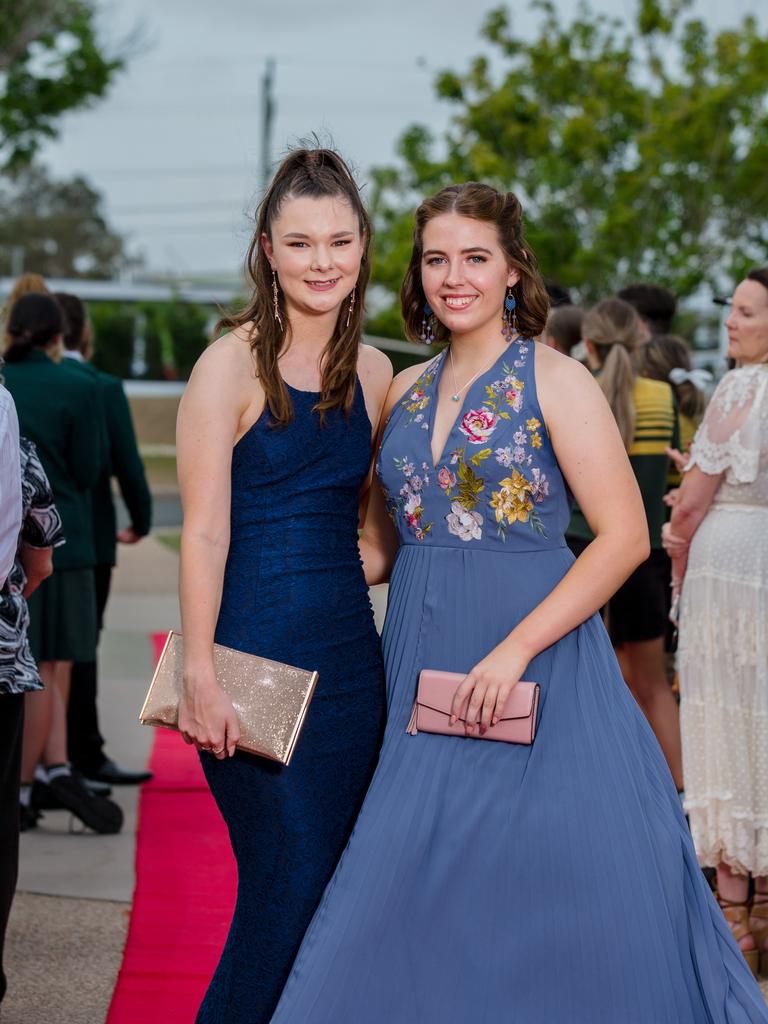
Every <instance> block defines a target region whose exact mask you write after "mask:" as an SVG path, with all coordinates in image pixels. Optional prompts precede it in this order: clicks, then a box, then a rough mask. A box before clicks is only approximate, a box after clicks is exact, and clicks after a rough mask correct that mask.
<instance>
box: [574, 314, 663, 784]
mask: <svg viewBox="0 0 768 1024" xmlns="http://www.w3.org/2000/svg"><path fill="white" fill-rule="evenodd" d="M582 333H583V336H584V342H585V345H586V349H587V358H588V360H589V365H590V368H591V369H592V371H593V373H595V375H596V377H597V380H598V382H599V384H600V387H601V388H602V390H603V393H604V394H605V396H606V398H607V399H608V404H609V405H610V407H611V411H612V412H613V415H614V417H615V419H616V422H617V424H618V427H619V432H620V434H621V437H622V439H623V441H624V445H625V447H626V449H627V452H628V453H629V461H630V463H631V465H632V469H633V470H634V473H635V476H636V478H637V482H638V484H639V486H640V493H641V494H642V497H643V505H644V507H645V514H646V517H647V520H648V531H649V535H650V542H651V553H650V555H649V557H648V558H647V560H646V561H645V562H643V563H642V564H641V565H639V566H638V567H637V569H635V571H634V572H633V573H632V575H631V576H630V577H629V579H628V580H627V581H626V583H624V584H623V585H622V586H621V587H620V588H619V589H618V590H617V591H616V593H615V594H614V595H613V597H612V598H611V599H610V601H609V602H608V606H607V616H608V622H607V625H608V631H609V633H610V636H611V641H612V642H613V645H614V647H615V649H616V654H617V656H618V659H619V664H620V665H621V670H622V674H623V675H624V678H625V680H626V681H627V685H628V686H629V688H630V689H631V690H632V693H633V694H634V696H635V699H636V700H637V702H638V704H639V705H640V707H641V708H642V709H643V711H644V712H645V715H646V717H647V719H648V721H649V723H650V725H651V728H652V729H653V731H654V732H655V733H656V738H657V739H658V741H659V744H660V746H661V749H662V750H663V751H664V755H665V757H666V759H667V763H668V764H669V768H670V771H671V772H672V777H673V778H674V780H675V785H676V786H677V788H678V790H682V788H683V772H682V763H681V753H680V726H679V720H678V708H677V701H676V700H675V696H674V694H673V693H672V690H671V689H670V686H669V682H668V679H667V671H666V659H665V654H664V644H665V636H666V632H667V611H668V604H667V592H668V583H667V569H666V564H667V560H666V555H665V554H664V549H663V547H662V543H661V527H662V524H663V523H664V521H665V519H666V513H667V510H666V506H665V504H664V495H665V493H666V489H667V473H668V469H669V457H668V455H667V452H666V450H667V448H670V447H676V445H677V438H678V426H677V416H676V412H675V404H674V398H673V395H672V388H671V386H670V385H669V384H668V383H666V382H662V381H656V380H649V379H647V378H645V377H643V376H639V375H638V374H637V372H636V370H635V366H634V362H633V360H634V358H635V357H636V352H637V348H638V346H639V345H640V342H641V338H642V334H643V331H642V327H641V325H640V322H639V318H638V316H637V314H636V313H635V311H634V309H633V308H632V306H631V305H630V304H629V303H627V302H624V301H623V300H622V299H617V298H610V299H604V300H603V301H602V302H599V303H598V304H597V305H596V306H594V307H593V308H592V309H590V310H588V312H587V313H585V315H584V322H583V325H582ZM567 539H568V544H569V546H570V548H571V550H572V551H573V552H574V554H576V555H579V554H581V552H582V551H583V550H584V549H585V548H586V547H587V546H588V545H589V544H590V543H591V541H592V540H593V534H592V531H591V530H590V528H589V525H588V523H587V521H586V519H585V517H584V515H583V513H582V511H581V509H580V508H578V506H576V507H575V508H574V511H573V515H572V517H571V522H570V525H569V527H568V530H567Z"/></svg>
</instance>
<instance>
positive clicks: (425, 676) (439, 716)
mask: <svg viewBox="0 0 768 1024" xmlns="http://www.w3.org/2000/svg"><path fill="white" fill-rule="evenodd" d="M465 678H466V676H464V675H462V674H461V673H460V672H438V671H437V670H435V669H431V668H425V669H423V670H422V671H421V673H420V674H419V686H418V689H417V691H416V701H415V703H414V705H413V714H412V715H411V720H410V722H409V723H408V729H407V732H409V733H410V734H411V736H415V735H416V733H418V732H437V733H440V734H441V735H443V736H468V737H469V738H470V739H483V740H503V741H504V742H505V743H525V744H528V745H530V744H531V743H533V738H534V736H535V735H536V712H537V711H538V709H539V692H540V687H539V684H538V683H518V684H517V685H516V686H515V688H514V689H513V690H512V692H511V693H510V695H509V697H508V698H507V703H506V704H505V705H504V711H503V713H502V716H501V718H500V719H499V721H498V722H497V723H496V725H492V726H490V727H489V728H488V730H487V732H486V733H485V735H483V736H481V735H480V733H479V732H477V731H475V732H471V733H468V732H467V726H466V719H465V718H464V714H465V713H466V706H465V707H464V708H462V713H461V715H459V718H458V720H457V721H456V724H455V725H454V726H451V704H452V703H453V695H454V694H455V693H456V689H457V687H458V685H459V683H461V682H462V680H463V679H465Z"/></svg>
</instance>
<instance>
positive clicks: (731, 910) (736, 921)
mask: <svg viewBox="0 0 768 1024" xmlns="http://www.w3.org/2000/svg"><path fill="white" fill-rule="evenodd" d="M717 902H718V903H719V904H720V909H721V910H722V912H723V917H724V918H725V920H726V921H727V923H728V927H729V928H730V929H731V934H732V935H733V937H734V939H735V940H736V944H737V945H738V947H739V952H740V953H741V955H742V956H743V957H744V959H745V960H746V961H747V966H748V967H749V969H750V971H752V973H753V974H754V976H755V977H757V969H758V966H759V962H760V950H759V949H758V948H757V944H756V945H755V949H742V948H741V940H742V939H746V938H747V937H750V938H754V936H753V935H752V931H751V929H750V914H749V904H748V903H734V902H733V901H732V900H727V899H726V898H725V897H724V896H721V895H720V894H719V893H718V895H717ZM766 909H767V910H768V904H767V905H766ZM765 924H766V928H767V933H768V917H766V919H765Z"/></svg>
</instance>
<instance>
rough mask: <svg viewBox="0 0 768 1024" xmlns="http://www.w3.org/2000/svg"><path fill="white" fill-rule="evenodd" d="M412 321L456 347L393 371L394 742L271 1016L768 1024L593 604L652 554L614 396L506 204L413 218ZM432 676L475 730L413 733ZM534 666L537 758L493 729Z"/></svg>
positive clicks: (387, 541)
mask: <svg viewBox="0 0 768 1024" xmlns="http://www.w3.org/2000/svg"><path fill="white" fill-rule="evenodd" d="M513 300H514V301H513ZM510 307H513V308H510ZM403 310H404V315H405V320H406V325H407V328H408V331H409V333H410V334H411V336H414V335H418V334H419V333H420V331H421V324H422V321H424V325H425V331H424V333H425V334H431V333H434V334H435V335H436V336H437V338H438V340H446V341H447V340H448V339H450V343H449V345H448V347H447V348H446V349H445V350H444V351H443V352H442V353H441V354H440V355H439V356H438V357H437V358H436V359H435V360H433V361H432V362H430V363H429V364H427V365H426V366H422V367H418V368H416V369H413V370H409V371H406V372H404V373H402V374H400V375H399V377H398V378H396V380H395V382H394V383H393V386H392V389H391V391H390V397H389V399H388V402H387V408H388V413H389V416H388V420H387V423H386V427H385V429H384V432H383V438H382V443H381V448H380V452H379V457H378V476H379V481H380V484H381V487H380V488H377V490H376V492H375V493H374V496H373V499H372V504H371V510H370V513H369V516H368V522H367V524H366V529H365V533H364V540H363V554H364V557H365V562H366V569H367V572H368V576H369V579H370V580H371V581H373V580H377V579H383V578H387V577H389V579H390V597H389V608H388V611H387V619H386V624H385V628H384V636H383V642H384V661H385V669H386V673H387V687H388V705H389V717H388V722H387V729H386V734H385V739H384V744H383V748H382V752H381V755H380V758H379V764H378V767H377V769H376V773H375V775H374V778H373V781H372V783H371V787H370V789H369V791H368V795H367V797H366V800H365V803H364V804H363V808H362V811H361V813H360V816H359V818H358V821H357V824H356V826H355V830H354V832H353V834H352V837H351V839H350V842H349V845H348V847H347V850H346V851H345V854H344V856H343V858H342V860H341V863H340V865H339V867H338V869H337V870H336V873H335V875H334V878H333V880H332V882H331V884H330V885H329V887H328V889H327V890H326V894H325V896H324V898H323V902H322V903H321V905H320V907H319V909H318V911H317V913H316V915H315V918H314V920H313V923H312V925H311V926H310V928H309V930H308V932H307V935H306V937H305V940H304V943H303V945H302V948H301V951H300V953H299V956H298V958H297V960H296V963H295V965H294V969H293V971H292V973H291V977H290V979H289V981H288V984H287V986H286V989H285V992H284V993H283V996H282V999H281V1002H280V1004H279V1006H278V1009H277V1012H276V1014H275V1016H274V1018H273V1024H288V1022H290V1024H296V1022H298V1021H301V1022H302V1024H331V1022H333V1024H391V1022H394V1021H396V1022H397V1024H468V1022H472V1024H497V1022H499V1021H505V1022H507V1021H508V1022H514V1024H544V1022H546V1024H564V1022H566V1021H567V1022H568V1024H597V1022H611V1024H619V1022H620V1024H651V1022H653V1024H704V1022H705V1021H706V1022H709V1024H715V1022H717V1024H725V1022H728V1024H735V1022H739V1024H745V1022H756V1021H762V1022H765V1021H768V1011H767V1010H766V1007H765V1005H764V1003H763V1000H762V998H761V995H760V991H759V989H758V987H757V984H756V983H755V981H754V979H753V977H752V975H751V974H750V972H749V970H748V968H747V966H746V964H745V962H744V960H743V958H742V957H741V954H740V953H739V950H738V949H737V947H736V945H735V943H734V941H733V939H732V937H731V934H730V931H729V929H728V927H727V925H726V924H725V922H724V920H723V917H722V914H721V912H720V910H719V908H718V907H717V905H716V903H715V902H714V900H713V898H712V895H711V893H710V891H709V888H708V886H707V884H706V882H705V880H704V878H703V877H702V875H701V872H700V871H699V869H698V867H697V864H696V857H695V854H694V850H693V847H692V844H691V840H690V836H689V834H688V831H687V828H686V824H685V819H684V817H683V815H682V812H681V809H680V804H679V800H678V797H677V792H676V790H675V786H674V783H673V781H672V779H671V777H670V774H669V770H668V768H667V765H666V762H665V760H664V757H663V754H662V753H661V750H660V748H659V745H658V743H657V741H656V739H655V737H654V735H653V732H652V731H651V729H650V727H649V726H648V723H647V721H646V719H645V716H644V715H643V714H642V712H641V711H640V709H639V708H638V706H637V704H636V703H635V701H634V699H633V697H632V695H631V694H630V692H629V691H628V689H627V687H626V686H625V685H624V682H623V679H622V677H621V673H620V671H619V668H618V665H617V663H616V658H615V656H614V653H613V650H612V648H611V644H610V641H609V639H608V636H607V634H606V631H605V628H604V627H603V624H602V621H601V619H600V616H599V615H598V614H597V612H598V609H599V608H600V607H601V606H602V605H603V604H604V603H605V601H606V600H607V599H608V597H609V596H610V595H611V594H612V593H613V592H614V591H615V590H616V589H617V587H618V586H619V585H620V584H621V583H622V581H623V580H624V579H625V578H626V577H627V576H628V575H629V573H630V572H631V571H632V570H633V569H634V567H635V566H636V565H637V564H638V563H639V562H641V561H642V560H643V559H644V558H645V557H646V556H647V553H648V531H647V526H646V523H645V516H644V513H643V505H642V501H641V498H640V494H639V491H638V487H637V484H636V482H635V478H634V474H633V472H632V469H631V467H630V465H629V461H628V459H627V455H626V451H625V449H624V445H623V444H622V441H621V437H620V435H619V432H618V430H617V428H616V424H615V420H614V418H613V415H612V413H611V411H610V409H609V407H608V405H607V403H606V401H605V399H604V397H603V394H602V392H601V391H600V388H599V386H598V384H597V383H596V382H595V381H594V380H593V379H592V378H591V376H590V374H589V372H588V371H587V370H585V369H584V367H582V366H580V365H579V364H578V363H576V362H575V361H574V360H572V359H569V358H568V357H566V356H563V355H561V354H560V353H558V352H555V351H554V350H552V349H549V348H547V347H545V346H541V345H538V344H535V343H534V342H533V341H532V340H531V339H532V338H533V337H534V336H535V335H537V334H538V333H539V332H540V330H541V328H542V327H543V325H544V320H545V315H546V298H545V293H544V289H543V285H542V282H541V278H540V276H539V273H538V270H537V268H536V262H535V259H534V256H533V254H532V252H531V250H530V248H529V246H528V245H527V243H526V242H525V240H524V238H523V234H522V226H521V210H520V204H519V202H518V201H517V199H516V198H515V197H514V196H513V195H511V194H504V193H499V192H497V191H496V190H495V189H493V188H490V187H489V186H486V185H479V184H476V183H469V184H466V185H461V186H452V187H450V188H447V189H444V190H443V191H442V192H440V193H439V194H438V195H437V196H435V197H433V198H431V199H428V200H426V201H425V202H424V203H422V205H421V206H420V208H419V210H418V212H417V215H416V230H415V244H414V250H413V256H412V260H411V264H410V267H409V270H408V274H407V277H406V280H405V284H404V287H403ZM432 311H434V312H432ZM432 317H434V319H432ZM571 494H573V495H574V496H575V497H576V499H577V500H578V502H579V505H580V506H581V508H582V509H583V510H584V512H585V514H586V516H587V519H588V520H589V522H590V525H591V526H592V528H593V531H594V534H595V540H594V541H593V542H592V543H591V544H590V545H589V546H588V547H587V549H586V550H585V551H584V553H583V554H582V555H581V556H580V557H579V558H578V560H574V557H573V555H572V554H571V553H570V551H569V550H568V548H567V546H566V543H565V540H564V531H565V528H566V526H567V524H568V521H569V512H570V498H571ZM387 511H388V512H389V514H390V515H391V517H392V519H393V520H394V523H395V528H396V529H395V531H393V530H392V527H391V523H390V522H389V520H388V518H387V514H386V513H387ZM422 669H440V670H449V671H453V672H457V673H461V674H462V675H464V677H465V678H464V680H463V681H462V682H461V683H460V685H459V687H458V689H457V691H456V693H455V697H454V703H453V712H454V714H455V713H457V712H459V711H460V710H461V709H462V708H463V707H464V705H465V704H467V703H468V710H467V711H466V717H467V721H468V723H469V725H468V733H469V735H468V736H466V737H464V736H441V735H434V734H429V733H424V732H419V733H418V734H417V735H410V734H409V733H408V732H407V726H408V724H409V718H410V715H411V708H412V704H413V700H414V696H415V691H416V685H417V679H418V676H419V672H420V671H421V670H422ZM521 679H525V680H532V681H535V682H537V683H538V684H539V685H540V687H541V703H540V710H539V720H538V731H537V733H536V737H535V740H534V742H533V744H532V746H524V745H515V744H511V743H503V742H490V741H489V740H488V739H484V737H485V735H486V733H487V731H488V729H489V727H490V726H491V724H492V723H493V722H494V721H495V720H496V718H497V717H498V715H499V713H500V709H501V708H502V707H503V706H504V704H505V701H506V698H507V696H508V694H509V693H510V691H511V689H512V688H513V687H514V686H515V684H516V683H517V682H518V681H519V680H521Z"/></svg>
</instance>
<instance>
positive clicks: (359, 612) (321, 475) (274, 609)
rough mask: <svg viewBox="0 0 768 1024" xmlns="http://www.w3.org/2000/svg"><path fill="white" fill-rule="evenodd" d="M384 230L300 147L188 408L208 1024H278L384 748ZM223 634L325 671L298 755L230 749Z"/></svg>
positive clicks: (190, 681) (194, 733)
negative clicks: (380, 504) (376, 476)
mask: <svg viewBox="0 0 768 1024" xmlns="http://www.w3.org/2000/svg"><path fill="white" fill-rule="evenodd" d="M370 243H371V229H370V224H369V221H368V217H367V215H366V212H365V209H364V207H363V204H362V201H361V198H360V194H359V192H358V189H357V186H356V184H355V182H354V179H353V178H352V175H351V174H350V172H349V170H348V168H347V167H346V165H345V164H344V162H343V161H342V160H341V158H340V157H339V156H338V155H336V154H335V153H333V152H330V151H328V150H323V149H316V150H300V151H297V152H294V153H292V154H291V155H290V156H289V157H288V158H287V159H286V160H285V161H284V163H283V164H282V166H281V167H280V168H279V170H278V171H277V174H276V175H275V178H274V180H273V182H272V184H271V186H270V188H269V189H268V191H267V193H266V195H265V197H264V200H263V202H262V204H261V207H260V210H259V216H258V223H257V226H256V233H255V235H254V238H253V241H252V243H251V246H250V250H249V254H248V264H247V266H248V272H249V275H250V278H251V280H252V282H253V296H252V299H251V301H250V302H249V304H248V306H247V307H246V309H244V310H243V311H242V312H241V313H240V314H238V315H234V316H230V317H226V318H225V319H224V320H223V321H222V324H223V326H224V327H227V328H230V331H229V333H227V334H225V335H224V336H223V337H221V338H219V339H218V340H217V341H215V342H214V343H213V344H212V345H211V346H210V347H209V348H208V349H207V351H206V352H205V353H204V354H203V356H202V357H201V358H200V359H199V361H198V363H197V365H196V366H195V369H194V372H193V374H192V376H191V378H190V381H189V384H188V386H187V389H186V392H185V394H184V398H183V401H182V404H181V408H180V410H179V423H178V449H177V450H178V465H179V482H180V486H181V496H182V502H183V506H184V528H183V532H182V540H181V584H180V589H181V612H182V623H183V630H184V645H185V664H184V694H183V698H182V703H181V709H180V726H181V729H182V732H183V734H184V736H185V738H186V739H187V740H188V741H189V742H193V743H195V744H196V745H197V747H198V748H199V749H200V750H201V751H202V753H201V758H202V761H203V767H204V770H205V774H206V777H207V779H208V782H209V784H210V787H211V790H212V792H213V795H214V797H215V798H216V801H217V803H218V805H219V808H220V809H221V812H222V815H223V816H224V819H225V820H226V823H227V826H228V828H229V832H230V837H231V839H232V847H233V850H234V853H235V857H236V859H237V863H238V879H239V880H238V894H237V905H236V908H235V913H234V918H233V920H232V925H231V928H230V932H229V937H228V939H227V943H226V947H225V949H224V952H223V955H222V957H221V961H220V963H219V966H218V968H217V970H216V973H215V975H214V978H213V980H212V982H211V985H210V987H209V989H208V992H207V994H206V996H205V1000H204V1002H203V1004H202V1006H201V1008H200V1011H199V1014H198V1018H197V1019H198V1022H199V1024H237V1022H241V1021H242V1022H246V1021H247V1022H248V1024H266V1022H267V1021H268V1020H269V1019H270V1017H271V1014H272V1011H273V1010H274V1007H275V1005H276V1003H277V1000H278V997H279V995H280V991H281V989H282V987H283V984H284V982H285V979H286V977H287V975H288V972H289V970H290V966H291V963H292V961H293V959H294V957H295V954H296V951H297V950H298V948H299V945H300V943H301V939H302V936H303V934H304V931H305V929H306V926H307V924H308V923H309V921H310V920H311V918H312V914H313V913H314V911H315V908H316V906H317V904H318V902H319V900H320V897H321V895H322V892H323V889H324V887H325V885H326V883H327V882H328V880H329V878H330V877H331V874H332V872H333V869H334V867H335V865H336V862H337V861H338V859H339V856H340V855H341V852H342V850H343V849H344V845H345V843H346V841H347V838H348V836H349V833H350V831H351V828H352V825H353V823H354V821H355V817H356V815H357V812H358V809H359V806H360V803H361V801H362V799H363V796H364V794H365V790H366V787H367V785H368V782H369V780H370V777H371V773H372V772H373V768H374V765H375V763H376V757H377V754H378V750H379V745H380V740H381V729H382V723H383V710H384V705H383V701H384V690H383V671H382V663H381V655H380V645H379V638H378V636H377V634H376V630H375V628H374V622H373V614H372V610H371V605H370V601H369V599H368V592H367V588H366V584H365V578H364V574H363V568H362V564H361V561H360V556H359V551H358V545H357V534H358V519H359V503H360V499H361V493H362V492H363V490H364V487H365V482H366V480H367V479H368V477H369V467H370V462H371V454H372V438H373V433H374V429H375V428H376V426H377V424H378V421H379V416H380V412H381V408H382V404H383V401H384V398H385V395H386V393H387V388H388V386H389V383H390V381H391V376H392V374H391V367H390V365H389V361H388V359H387V358H386V356H384V355H383V354H382V353H380V352H378V351H377V350H375V349H372V348H369V347H367V346H364V345H361V332H362V322H363V320H362V311H363V302H364V297H365V287H366V284H367V281H368V276H369V270H370V263H369V253H370ZM214 641H215V642H217V643H220V644H224V645H226V646H228V647H232V648H236V649H237V650H241V651H247V652H249V653H252V654H258V655H261V656H263V657H267V658H272V659H275V660H277V661H283V662H287V663H289V664H291V665H296V666H299V667H301V668H306V669H314V670H317V671H318V672H319V674H320V678H319V682H318V685H317V688H316V691H315V695H314V697H313V700H312V703H311V706H310V708H309V712H308V715H307V719H306V722H305V725H304V729H303V731H302V734H301V736H300V738H299V742H298V746H297V748H296V752H295V754H294V757H293V760H292V761H291V764H290V766H288V767H287V768H283V767H281V766H279V765H277V764H275V763H273V762H270V761H267V760H265V759H263V758H257V757H250V756H247V755H245V754H241V753H236V752H235V744H236V743H237V741H238V736H239V726H238V722H237V718H236V716H235V712H234V709H233V707H232V704H231V703H230V701H229V700H228V698H227V697H226V696H225V694H224V693H223V691H222V690H221V689H220V688H219V686H218V685H217V683H216V679H215V677H214V672H213V663H212V645H213V643H214Z"/></svg>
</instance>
